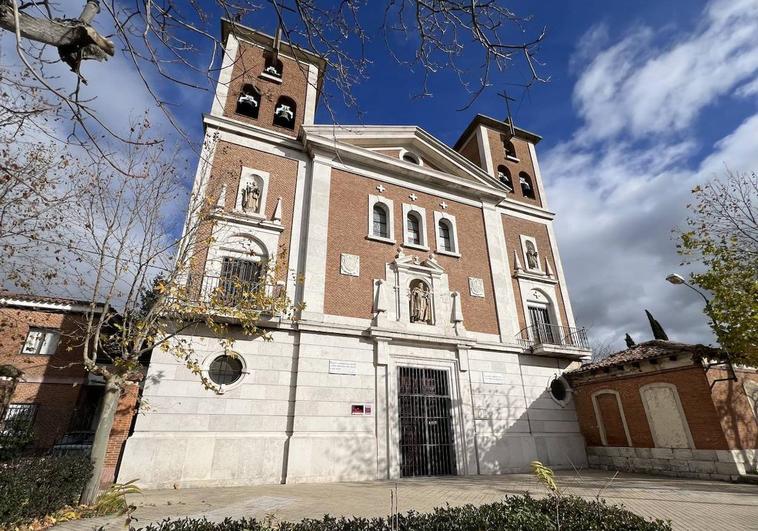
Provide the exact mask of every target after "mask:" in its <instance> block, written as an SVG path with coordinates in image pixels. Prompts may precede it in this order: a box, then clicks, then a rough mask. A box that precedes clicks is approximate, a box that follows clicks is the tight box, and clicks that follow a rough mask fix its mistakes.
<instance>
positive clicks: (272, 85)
mask: <svg viewBox="0 0 758 531" xmlns="http://www.w3.org/2000/svg"><path fill="white" fill-rule="evenodd" d="M221 29H222V39H223V42H224V59H223V62H222V65H221V70H220V72H219V80H218V84H217V86H216V94H215V97H214V101H213V106H212V109H211V115H212V116H218V117H226V118H230V119H233V120H237V121H241V122H244V123H246V124H248V125H251V126H254V127H260V128H263V129H267V130H270V131H275V132H277V133H280V134H283V135H287V136H293V137H294V136H297V134H298V131H299V129H300V126H301V125H303V124H305V125H310V124H313V122H314V117H315V114H316V105H317V103H318V97H319V93H320V92H321V86H322V84H323V72H324V68H325V66H326V61H325V60H324V59H323V58H321V57H319V56H318V55H316V54H314V53H312V52H309V51H307V50H304V49H302V48H300V47H298V46H295V45H292V44H290V43H288V42H282V35H281V29H280V30H278V31H277V34H276V36H273V37H272V36H270V35H267V34H265V33H262V32H260V31H256V30H253V29H251V28H247V27H245V26H241V25H239V24H238V23H236V22H233V21H231V20H227V19H223V20H222V21H221Z"/></svg>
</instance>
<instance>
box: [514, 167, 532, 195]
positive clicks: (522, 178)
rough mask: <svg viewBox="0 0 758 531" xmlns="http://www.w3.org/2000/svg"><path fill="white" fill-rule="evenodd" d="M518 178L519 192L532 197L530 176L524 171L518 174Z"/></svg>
mask: <svg viewBox="0 0 758 531" xmlns="http://www.w3.org/2000/svg"><path fill="white" fill-rule="evenodd" d="M518 180H519V183H521V193H522V194H524V197H528V198H529V199H534V198H535V195H534V186H532V178H531V177H529V175H528V174H527V173H526V172H523V171H522V172H521V173H519V174H518Z"/></svg>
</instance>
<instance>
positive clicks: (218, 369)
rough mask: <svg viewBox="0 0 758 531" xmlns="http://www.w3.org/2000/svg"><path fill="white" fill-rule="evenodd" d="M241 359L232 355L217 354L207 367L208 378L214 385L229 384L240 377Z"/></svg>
mask: <svg viewBox="0 0 758 531" xmlns="http://www.w3.org/2000/svg"><path fill="white" fill-rule="evenodd" d="M242 369H243V366H242V361H240V360H239V359H238V358H233V357H232V356H227V355H223V356H219V357H217V358H216V359H214V360H213V361H212V362H211V364H210V367H208V378H210V380H211V381H212V382H213V383H215V384H216V385H231V384H233V383H235V382H237V381H239V379H240V378H242Z"/></svg>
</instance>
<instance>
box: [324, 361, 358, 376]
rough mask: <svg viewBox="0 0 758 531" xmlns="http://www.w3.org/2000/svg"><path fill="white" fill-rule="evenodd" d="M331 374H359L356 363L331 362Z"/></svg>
mask: <svg viewBox="0 0 758 531" xmlns="http://www.w3.org/2000/svg"><path fill="white" fill-rule="evenodd" d="M329 374H358V365H357V364H356V363H355V362H354V361H341V360H329Z"/></svg>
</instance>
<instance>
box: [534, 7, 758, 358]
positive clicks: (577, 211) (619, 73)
mask: <svg viewBox="0 0 758 531" xmlns="http://www.w3.org/2000/svg"><path fill="white" fill-rule="evenodd" d="M598 32H599V33H598ZM607 33H608V32H607V29H599V30H596V33H595V34H592V33H591V34H590V35H601V36H602V35H607ZM658 33H659V32H658V31H656V30H654V29H653V28H649V27H637V28H635V29H634V30H633V31H632V32H631V33H628V34H626V36H625V37H623V38H621V39H620V40H618V41H617V42H615V43H613V42H609V43H608V45H607V46H606V47H604V48H602V51H599V52H596V55H595V56H594V57H591V56H587V46H586V45H584V44H582V45H580V51H579V55H578V56H575V57H586V61H585V63H586V67H585V68H584V69H583V70H581V69H579V70H577V73H578V80H577V82H576V85H575V89H574V103H575V106H576V109H577V112H578V114H579V116H580V118H582V119H583V121H584V124H583V125H582V126H581V127H579V128H578V129H577V131H576V132H575V133H574V135H573V136H572V138H570V139H569V140H567V141H565V142H563V143H562V144H559V145H557V146H555V147H554V148H552V149H550V150H549V151H547V152H546V153H544V154H543V156H542V166H543V169H544V171H543V173H544V175H545V176H546V179H547V183H546V184H547V186H548V193H549V195H550V198H551V207H552V208H553V209H555V211H556V212H558V217H557V220H556V231H557V233H558V238H559V243H560V246H561V255H562V258H563V261H564V267H565V269H566V273H567V276H568V283H569V289H570V292H571V300H572V303H573V305H574V310H575V313H576V315H577V320H578V321H579V324H583V325H586V326H589V327H590V328H591V335H592V337H593V338H594V339H595V340H596V341H597V342H598V343H601V344H602V343H606V342H609V341H611V342H613V344H614V346H615V347H617V348H621V347H623V337H624V334H625V333H627V332H629V333H630V334H631V335H632V336H633V337H634V338H635V339H636V340H638V341H641V340H646V339H650V338H651V333H650V329H649V327H648V324H647V321H646V319H645V316H644V312H643V310H644V309H649V310H651V311H652V313H653V314H654V315H655V316H656V318H658V320H659V321H661V322H662V324H663V325H664V327H665V328H666V330H667V331H668V333H669V336H670V337H671V339H674V340H680V341H702V342H713V337H712V335H711V333H710V330H709V329H708V328H707V326H706V319H705V317H704V316H703V313H702V310H703V306H702V300H701V299H700V298H699V297H697V295H696V294H694V293H692V292H691V291H689V290H687V289H682V288H681V287H675V286H672V285H670V284H668V283H667V282H666V281H665V277H666V275H667V274H668V273H669V272H672V271H677V270H678V271H679V272H681V273H686V272H687V271H686V270H684V269H682V268H681V267H680V259H679V257H678V256H677V255H676V249H675V241H674V237H673V235H672V232H671V231H672V229H674V228H675V227H676V226H681V225H682V223H683V221H684V218H685V216H686V214H687V212H686V208H685V205H686V204H687V203H688V201H689V199H690V190H691V189H692V187H693V186H694V185H695V184H697V183H702V182H704V181H707V180H710V179H712V178H713V176H714V175H715V174H723V172H724V167H725V165H726V166H728V167H729V168H731V169H734V170H754V169H758V149H756V138H758V114H755V115H752V116H746V117H745V118H744V121H743V122H742V123H741V124H740V125H739V126H738V127H737V128H736V129H735V130H734V131H733V132H732V133H730V134H729V135H727V136H725V137H724V138H722V139H720V140H719V141H718V142H716V143H715V144H714V145H713V146H703V145H701V143H700V142H699V141H698V138H697V136H696V135H695V131H694V130H691V129H690V128H689V126H691V125H692V124H693V123H694V121H695V120H697V119H698V118H699V117H700V116H701V115H702V113H703V112H704V110H705V109H706V108H707V107H708V106H709V105H712V104H714V101H715V100H717V99H718V97H719V96H731V95H732V94H734V93H735V92H736V91H737V87H739V86H740V85H741V84H743V88H742V89H741V90H740V92H741V93H747V92H749V91H750V90H752V89H751V88H750V87H752V86H753V85H754V84H755V82H753V81H752V80H751V79H752V78H753V77H755V76H756V74H757V73H758V41H757V40H755V39H754V35H756V34H758V4H756V3H755V2H754V1H739V2H724V1H722V0H715V1H713V2H711V4H709V6H708V7H707V8H706V10H705V12H704V15H703V21H702V23H701V24H700V26H699V27H698V28H696V29H695V30H693V31H692V32H690V33H688V34H684V35H676V36H673V38H671V39H670V40H671V42H672V43H671V44H669V45H661V44H660V42H659V41H660V40H661V39H660V35H658ZM593 38H595V39H596V38H597V37H596V36H595V37H593ZM598 49H600V48H598ZM745 87H748V88H745ZM668 131H675V132H676V133H677V134H673V135H669V134H665V133H667V132H668ZM704 147H705V148H708V147H711V148H712V149H710V150H707V149H706V151H708V152H709V154H708V155H707V156H705V157H704V158H702V160H693V157H695V156H696V155H698V154H699V153H700V152H701V150H702V149H703V148H704Z"/></svg>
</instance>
